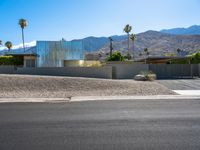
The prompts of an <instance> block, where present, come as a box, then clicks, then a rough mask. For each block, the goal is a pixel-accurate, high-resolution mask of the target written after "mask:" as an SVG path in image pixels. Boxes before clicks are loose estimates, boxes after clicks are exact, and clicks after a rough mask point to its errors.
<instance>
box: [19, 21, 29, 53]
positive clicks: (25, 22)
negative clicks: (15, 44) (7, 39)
mask: <svg viewBox="0 0 200 150" xmlns="http://www.w3.org/2000/svg"><path fill="white" fill-rule="evenodd" d="M19 25H20V27H21V29H22V41H23V48H24V51H25V44H24V28H25V27H27V26H28V22H27V21H26V20H25V19H20V20H19Z"/></svg>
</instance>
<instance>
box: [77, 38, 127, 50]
mask: <svg viewBox="0 0 200 150" xmlns="http://www.w3.org/2000/svg"><path fill="white" fill-rule="evenodd" d="M111 37H112V39H113V41H115V42H119V41H123V40H125V39H126V38H127V37H126V36H125V35H122V36H117V35H114V36H111ZM73 41H83V43H84V49H85V50H86V51H87V52H94V51H98V50H99V49H101V48H102V47H104V46H105V45H107V44H108V43H109V39H108V37H87V38H84V39H80V40H73Z"/></svg>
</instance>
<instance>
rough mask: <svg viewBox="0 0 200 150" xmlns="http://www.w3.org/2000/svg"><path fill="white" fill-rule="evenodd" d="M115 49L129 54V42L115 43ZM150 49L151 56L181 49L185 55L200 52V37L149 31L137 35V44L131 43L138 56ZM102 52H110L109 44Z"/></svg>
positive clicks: (173, 52)
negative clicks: (145, 49)
mask: <svg viewBox="0 0 200 150" xmlns="http://www.w3.org/2000/svg"><path fill="white" fill-rule="evenodd" d="M113 45H114V49H115V50H120V51H121V52H122V53H124V54H125V53H127V40H122V41H118V42H114V44H113ZM144 48H148V49H149V52H150V55H153V56H155V55H157V56H159V55H165V54H176V53H177V49H178V48H179V49H181V50H182V51H184V52H185V54H191V53H194V52H197V51H199V50H200V35H172V34H166V33H161V32H156V31H147V32H144V33H140V34H138V35H137V39H136V41H135V43H133V42H131V45H130V49H131V50H132V52H133V50H134V54H135V55H136V56H138V55H139V54H140V53H142V52H143V50H144ZM100 52H104V53H107V52H109V44H107V45H106V46H104V47H103V48H101V49H100Z"/></svg>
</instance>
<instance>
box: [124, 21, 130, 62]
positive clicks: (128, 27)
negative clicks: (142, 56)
mask: <svg viewBox="0 0 200 150" xmlns="http://www.w3.org/2000/svg"><path fill="white" fill-rule="evenodd" d="M131 30H132V26H130V25H129V24H127V25H126V26H125V28H124V32H126V33H127V35H128V59H129V60H130V59H131V55H130V44H129V43H130V42H129V40H130V32H131Z"/></svg>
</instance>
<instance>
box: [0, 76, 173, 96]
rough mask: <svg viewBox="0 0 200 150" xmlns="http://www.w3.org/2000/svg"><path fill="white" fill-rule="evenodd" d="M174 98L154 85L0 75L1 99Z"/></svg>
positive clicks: (168, 92) (154, 83)
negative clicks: (127, 96) (77, 97)
mask: <svg viewBox="0 0 200 150" xmlns="http://www.w3.org/2000/svg"><path fill="white" fill-rule="evenodd" d="M118 95H120V96H126V95H138V96H140V95H141V96H145V95H175V93H174V92H172V91H171V90H169V89H168V88H166V87H165V86H163V85H161V84H159V83H157V82H138V81H134V80H104V79H88V78H71V77H49V76H28V75H0V97H1V98H66V97H72V96H118Z"/></svg>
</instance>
